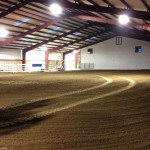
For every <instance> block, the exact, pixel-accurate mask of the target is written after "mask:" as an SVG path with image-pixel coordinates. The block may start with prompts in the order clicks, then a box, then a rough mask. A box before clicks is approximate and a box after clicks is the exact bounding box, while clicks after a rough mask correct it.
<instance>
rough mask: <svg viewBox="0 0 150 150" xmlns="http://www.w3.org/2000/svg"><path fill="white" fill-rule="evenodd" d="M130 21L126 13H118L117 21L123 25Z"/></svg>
mask: <svg viewBox="0 0 150 150" xmlns="http://www.w3.org/2000/svg"><path fill="white" fill-rule="evenodd" d="M129 21H130V19H129V17H128V16H127V15H120V16H119V22H120V23H121V24H123V25H125V24H127V23H128V22H129Z"/></svg>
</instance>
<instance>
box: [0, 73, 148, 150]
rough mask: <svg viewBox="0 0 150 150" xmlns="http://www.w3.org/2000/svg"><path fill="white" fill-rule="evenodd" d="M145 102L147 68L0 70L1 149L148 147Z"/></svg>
mask: <svg viewBox="0 0 150 150" xmlns="http://www.w3.org/2000/svg"><path fill="white" fill-rule="evenodd" d="M5 82H6V83H9V84H5ZM1 83H2V84H1ZM11 83H12V84H11ZM13 83H15V84H13ZM17 83H18V84H17ZM24 83H27V84H24ZM149 108H150V71H130V72H129V71H122V72H121V71H78V72H58V73H29V74H28V73H17V74H0V150H1V149H8V150H41V149H42V150H53V149H54V150H55V149H58V150H61V149H65V150H69V149H74V150H78V149H100V150H101V149H114V150H117V149H119V150H122V149H129V150H130V149H131V150H134V149H139V150H149V149H150V109H149Z"/></svg>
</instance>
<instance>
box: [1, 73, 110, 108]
mask: <svg viewBox="0 0 150 150" xmlns="http://www.w3.org/2000/svg"><path fill="white" fill-rule="evenodd" d="M96 76H97V77H98V80H100V78H103V79H104V80H106V81H105V82H104V83H102V84H100V85H97V86H93V87H90V88H86V89H83V90H78V91H73V92H68V93H63V94H57V95H54V96H48V97H42V98H40V99H34V100H29V101H23V102H20V103H15V104H12V105H7V106H1V107H0V110H5V109H11V108H15V107H20V106H23V105H27V104H32V103H35V102H42V101H46V100H50V99H55V98H59V97H63V96H69V95H73V94H78V93H82V92H87V91H90V90H94V89H98V88H102V87H104V86H106V85H108V84H110V83H112V80H111V79H109V78H106V77H104V76H99V75H96Z"/></svg>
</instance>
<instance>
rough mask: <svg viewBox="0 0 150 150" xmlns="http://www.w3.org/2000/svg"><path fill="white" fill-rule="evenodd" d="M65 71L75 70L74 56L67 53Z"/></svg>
mask: <svg viewBox="0 0 150 150" xmlns="http://www.w3.org/2000/svg"><path fill="white" fill-rule="evenodd" d="M65 69H66V70H75V54H74V53H69V54H67V55H66V56H65Z"/></svg>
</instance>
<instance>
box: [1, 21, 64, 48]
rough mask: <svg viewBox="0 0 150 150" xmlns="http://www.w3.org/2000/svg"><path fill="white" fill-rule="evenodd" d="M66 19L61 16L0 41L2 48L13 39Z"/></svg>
mask: <svg viewBox="0 0 150 150" xmlns="http://www.w3.org/2000/svg"><path fill="white" fill-rule="evenodd" d="M64 19H65V18H59V19H56V20H53V21H50V22H48V23H45V24H43V25H40V26H37V27H36V28H34V29H31V30H29V31H27V32H24V33H22V34H20V35H17V36H15V37H12V38H10V39H7V40H5V41H3V42H1V43H0V48H1V47H3V46H5V45H7V44H9V43H11V42H13V41H15V40H17V39H19V38H22V37H24V36H26V35H28V34H32V33H33V32H36V31H39V30H41V29H43V28H46V27H48V26H50V25H53V24H55V23H57V22H60V21H62V20H64Z"/></svg>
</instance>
